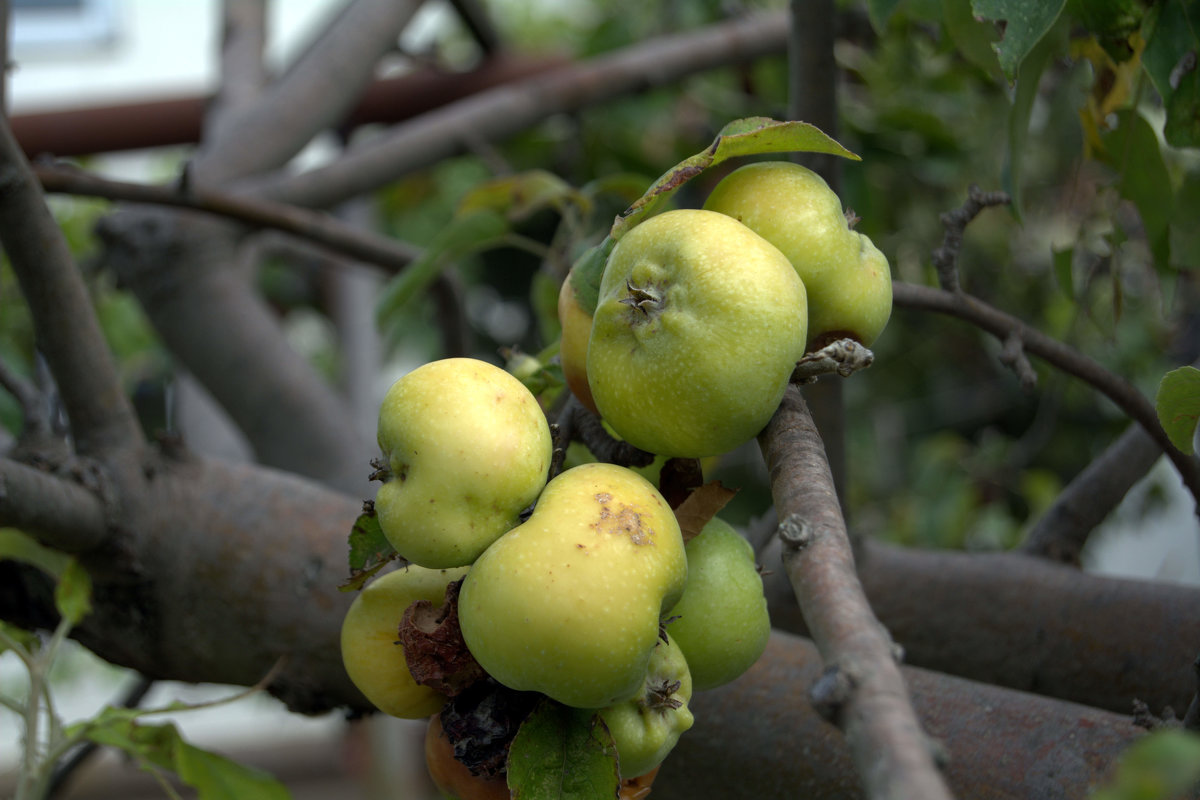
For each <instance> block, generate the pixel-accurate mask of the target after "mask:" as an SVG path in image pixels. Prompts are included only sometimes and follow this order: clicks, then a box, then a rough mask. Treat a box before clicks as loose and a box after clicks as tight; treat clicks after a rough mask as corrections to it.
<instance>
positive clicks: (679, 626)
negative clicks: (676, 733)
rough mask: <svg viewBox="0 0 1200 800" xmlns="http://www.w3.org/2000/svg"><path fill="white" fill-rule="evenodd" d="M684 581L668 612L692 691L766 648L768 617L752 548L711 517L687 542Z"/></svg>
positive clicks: (740, 668) (742, 667)
mask: <svg viewBox="0 0 1200 800" xmlns="http://www.w3.org/2000/svg"><path fill="white" fill-rule="evenodd" d="M686 551H687V559H688V581H687V586H685V587H684V590H683V597H682V598H680V600H679V602H678V603H677V604H676V605H675V607H674V608H672V609H671V610H670V611H669V612H668V614H667V616H668V618H672V617H673V618H674V619H672V621H671V622H670V623H669V624H668V630H669V631H670V632H671V636H672V637H673V638H674V639H675V641H676V643H677V644H678V645H679V649H680V650H682V651H683V654H684V656H685V657H686V658H687V663H688V669H689V670H690V671H691V675H692V686H693V687H695V689H696V691H703V690H705V689H712V688H713V687H715V686H720V685H722V684H725V683H729V682H730V681H732V680H733V679H734V678H736V677H738V676H739V675H741V674H742V673H743V672H745V671H746V670H748V669H749V668H750V667H751V666H752V665H753V664H754V662H755V661H757V660H758V657H759V656H761V655H762V653H763V650H765V649H766V647H767V639H768V638H769V637H770V635H771V618H770V616H769V615H768V613H767V600H766V597H764V595H763V582H762V575H760V574H759V572H758V565H757V563H756V562H755V560H754V548H753V547H751V546H750V543H749V542H748V541H746V539H745V538H744V537H743V536H742V535H741V534H740V533H738V532H737V531H736V530H735V529H734V528H733V527H732V526H730V525H729V523H727V522H725V521H724V520H721V519H718V518H716V517H713V518H712V519H711V520H709V522H708V524H706V525H705V526H704V528H703V530H701V531H700V533H699V535H697V536H696V537H694V538H693V539H691V540H689V541H688V543H687V545H686Z"/></svg>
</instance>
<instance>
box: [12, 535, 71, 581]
mask: <svg viewBox="0 0 1200 800" xmlns="http://www.w3.org/2000/svg"><path fill="white" fill-rule="evenodd" d="M6 558H7V559H11V560H13V561H21V562H23V563H26V564H30V565H32V566H35V567H37V568H38V569H40V570H42V571H43V572H45V573H47V574H48V575H53V576H54V577H56V578H57V577H58V576H59V575H61V574H62V572H63V570H64V569H66V568H67V564H68V562H70V560H71V557H70V556H69V555H67V554H66V553H62V552H59V551H58V550H51V549H50V548H49V547H46V546H45V545H43V544H42V543H40V542H38V541H37V540H36V539H34V538H33V537H32V536H30V535H29V534H27V533H25V532H24V531H19V530H17V529H16V528H0V561H2V560H4V559H6Z"/></svg>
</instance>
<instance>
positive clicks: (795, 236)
mask: <svg viewBox="0 0 1200 800" xmlns="http://www.w3.org/2000/svg"><path fill="white" fill-rule="evenodd" d="M704 207H705V208H707V209H709V210H711V211H719V212H720V213H722V214H727V215H729V216H731V217H733V218H734V219H737V220H738V221H740V222H742V223H743V224H745V225H747V226H749V227H750V228H751V229H753V230H754V231H755V232H757V233H758V234H760V235H761V236H762V237H763V238H765V239H766V240H767V241H769V242H770V243H771V244H773V245H775V246H776V247H778V248H779V249H780V250H782V251H783V254H784V255H786V256H787V257H788V260H789V261H791V262H792V266H794V267H795V268H796V272H798V273H799V274H800V277H801V278H802V279H803V280H804V288H805V289H807V290H808V349H809V350H815V349H818V348H820V347H822V346H824V345H826V344H828V343H830V342H832V341H834V340H836V339H844V338H850V339H855V340H856V341H858V342H860V343H861V344H863V345H865V346H868V347H869V346H870V345H871V344H872V343H874V341H875V339H876V338H878V337H879V334H880V333H882V332H883V329H884V326H886V325H887V321H888V317H890V316H891V313H892V274H891V271H890V270H889V268H888V261H887V258H886V257H885V256H884V255H883V253H881V252H880V251H879V249H878V248H877V247H875V245H874V244H872V242H871V240H870V238H869V237H867V236H866V235H864V234H861V233H859V232H858V231H855V230H853V229H852V228H851V227H850V225H849V222H848V221H847V219H846V215H845V213H844V212H843V211H842V202H841V200H839V199H838V196H837V195H836V194H834V192H833V190H831V189H830V188H829V185H828V184H826V183H825V181H824V180H823V179H822V178H821V176H820V175H818V174H817V173H815V172H813V171H812V170H810V169H808V168H806V167H802V166H800V165H799V164H793V163H791V162H787V161H761V162H757V163H754V164H747V165H745V166H743V167H739V168H738V169H736V170H734V171H733V172H731V173H729V174H728V175H726V176H725V177H724V178H723V179H722V180H721V182H720V183H718V184H717V185H716V187H714V188H713V190H712V192H711V193H710V194H709V196H708V198H707V199H706V200H705V202H704Z"/></svg>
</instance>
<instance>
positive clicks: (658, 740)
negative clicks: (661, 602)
mask: <svg viewBox="0 0 1200 800" xmlns="http://www.w3.org/2000/svg"><path fill="white" fill-rule="evenodd" d="M691 699H692V678H691V675H690V674H689V673H688V664H687V659H686V658H684V655H683V651H681V650H680V649H679V647H678V645H676V644H675V642H674V641H672V640H671V637H670V635H668V636H667V638H666V639H665V640H663V639H660V640H659V642H658V645H657V646H656V647H655V648H654V654H653V655H652V656H651V657H650V666H649V668H648V669H647V670H646V680H645V682H644V683H643V685H642V689H641V691H640V692H638V693H637V694H636V695H635V696H634V697H633V698H631V699H629V700H626V701H624V702H622V703H617V704H616V705H612V706H609V707H608V708H604V709H601V710H600V712H599V713H600V718H601V719H603V720H604V724H605V725H606V726H607V727H608V731H609V733H611V734H612V737H613V742H614V743H615V744H616V746H617V764H618V766H619V767H620V770H621V777H622V778H630V777H633V776H635V775H642V774H644V773H647V772H649V771H650V770H652V769H654V768H655V767H657V766H658V765H659V764H661V763H662V761H663V759H664V758H666V757H667V754H668V753H670V752H671V750H672V749H674V747H675V744H676V742H678V741H679V736H680V735H681V734H682V733H683V732H684V731H686V730H687V729H688V728H690V727H692V712H691V710H690V709H689V708H688V701H689V700H691Z"/></svg>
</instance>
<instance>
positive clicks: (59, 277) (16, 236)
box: [0, 118, 142, 454]
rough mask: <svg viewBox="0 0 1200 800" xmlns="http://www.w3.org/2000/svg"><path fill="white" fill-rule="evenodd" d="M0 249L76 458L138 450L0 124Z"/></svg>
mask: <svg viewBox="0 0 1200 800" xmlns="http://www.w3.org/2000/svg"><path fill="white" fill-rule="evenodd" d="M0 245H3V247H4V250H5V252H6V253H7V254H8V258H9V261H10V263H11V264H12V268H13V271H14V272H15V273H16V276H17V280H18V282H19V283H20V285H21V292H22V294H23V295H24V296H25V301H26V303H27V304H28V305H29V310H30V314H31V315H32V317H33V324H34V331H35V333H36V336H37V344H38V348H39V350H41V352H42V354H43V355H44V356H45V358H46V362H47V363H48V364H49V366H50V371H51V373H53V375H54V379H55V381H56V382H57V384H58V386H59V392H60V396H61V397H62V401H63V406H64V407H65V408H66V412H67V417H68V418H69V419H70V421H71V432H72V434H73V435H74V437H75V446H76V448H77V449H78V451H79V452H80V453H83V454H92V453H96V452H99V451H101V450H104V449H106V448H114V447H122V446H130V445H136V444H138V443H140V442H141V441H142V432H141V428H140V427H139V426H138V423H137V418H136V417H135V415H134V413H133V408H132V406H131V405H130V403H129V402H128V400H127V399H126V397H125V394H124V391H123V389H122V386H121V382H120V379H119V378H118V375H117V370H116V365H115V364H114V363H113V359H112V355H111V354H110V353H109V351H108V347H107V346H106V344H105V340H104V336H103V334H102V332H101V330H100V325H99V322H98V321H97V320H96V316H95V314H94V313H93V312H92V305H91V298H90V297H89V295H88V292H87V288H86V287H85V286H84V283H83V279H82V278H81V276H80V274H79V272H78V270H77V269H76V267H75V262H74V260H73V259H72V257H71V252H70V249H69V248H68V247H67V242H66V239H65V238H64V237H63V233H62V231H61V230H60V229H59V227H58V223H57V222H56V221H55V220H54V217H53V216H52V215H51V214H50V210H49V209H48V208H47V207H46V203H45V199H44V197H43V196H42V190H41V186H39V185H38V182H37V179H36V178H35V177H34V176H33V173H32V172H31V171H30V169H29V164H28V163H27V162H26V161H25V156H24V155H23V154H22V153H21V149H20V147H19V146H18V145H17V142H16V139H14V138H13V135H12V131H11V130H10V129H9V127H8V121H7V119H3V118H0Z"/></svg>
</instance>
